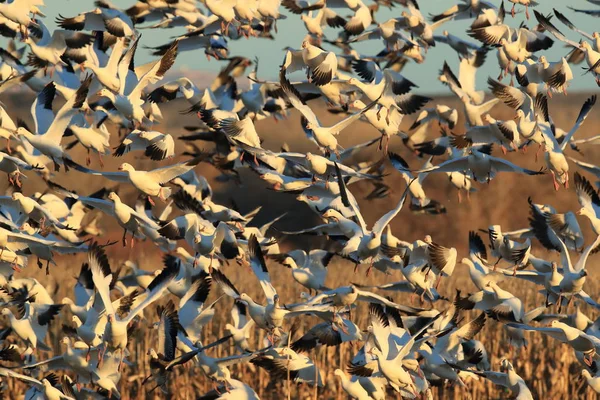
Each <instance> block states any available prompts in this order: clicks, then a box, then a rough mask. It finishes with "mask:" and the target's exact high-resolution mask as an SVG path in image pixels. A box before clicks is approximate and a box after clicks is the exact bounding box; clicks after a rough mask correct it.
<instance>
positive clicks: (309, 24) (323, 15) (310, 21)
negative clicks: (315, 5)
mask: <svg viewBox="0 0 600 400" xmlns="http://www.w3.org/2000/svg"><path fill="white" fill-rule="evenodd" d="M312 14H313V13H312V10H310V11H309V12H308V14H307V15H304V14H301V15H300V19H301V20H302V22H304V27H305V28H306V30H307V31H308V32H309V33H311V34H313V35H315V36H316V37H317V38H321V37H323V26H325V24H327V25H328V26H330V27H332V28H338V27H343V26H344V25H346V24H347V22H346V20H345V19H344V18H342V17H340V16H339V15H337V14H336V13H335V11H333V10H331V9H329V8H327V7H321V8H320V9H319V11H318V12H317V14H316V15H315V16H314V17H313V15H312Z"/></svg>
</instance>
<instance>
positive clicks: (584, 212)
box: [577, 207, 596, 219]
mask: <svg viewBox="0 0 600 400" xmlns="http://www.w3.org/2000/svg"><path fill="white" fill-rule="evenodd" d="M577 215H581V216H583V217H588V218H589V219H595V218H596V216H595V215H593V214H592V213H591V212H590V210H588V209H587V208H585V207H581V208H580V209H579V210H578V211H577Z"/></svg>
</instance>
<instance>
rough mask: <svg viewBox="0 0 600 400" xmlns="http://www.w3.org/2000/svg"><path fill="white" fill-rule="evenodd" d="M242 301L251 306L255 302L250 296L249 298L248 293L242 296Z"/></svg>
mask: <svg viewBox="0 0 600 400" xmlns="http://www.w3.org/2000/svg"><path fill="white" fill-rule="evenodd" d="M240 301H242V302H244V303H246V304H250V303H251V302H253V301H252V299H251V298H250V296H248V295H247V294H246V293H242V294H240Z"/></svg>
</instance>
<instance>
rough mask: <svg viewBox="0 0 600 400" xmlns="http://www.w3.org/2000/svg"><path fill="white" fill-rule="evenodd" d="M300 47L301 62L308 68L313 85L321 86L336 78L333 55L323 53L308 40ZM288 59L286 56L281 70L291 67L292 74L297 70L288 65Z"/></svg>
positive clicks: (335, 65) (335, 63) (331, 53)
mask: <svg viewBox="0 0 600 400" xmlns="http://www.w3.org/2000/svg"><path fill="white" fill-rule="evenodd" d="M301 47H302V50H301V54H302V61H303V63H304V64H305V65H306V67H307V68H308V71H309V72H310V74H311V75H310V77H311V81H312V82H314V83H315V85H317V86H323V85H325V84H327V83H329V82H331V80H332V79H335V78H336V77H337V64H338V61H337V58H336V56H335V53H333V52H326V51H323V50H322V49H320V48H319V47H317V46H313V45H312V44H310V42H309V41H308V40H304V41H303V42H302V46H301ZM288 54H289V53H288ZM288 58H289V56H286V60H285V62H284V64H283V67H282V68H283V69H288V67H291V68H290V72H293V71H294V69H298V68H297V67H296V66H295V65H288Z"/></svg>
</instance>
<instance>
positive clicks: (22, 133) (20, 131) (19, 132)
mask: <svg viewBox="0 0 600 400" xmlns="http://www.w3.org/2000/svg"><path fill="white" fill-rule="evenodd" d="M15 134H16V135H17V136H31V135H32V133H31V132H29V131H28V130H27V129H25V128H24V127H22V126H19V127H18V128H17V130H16V131H15Z"/></svg>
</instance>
